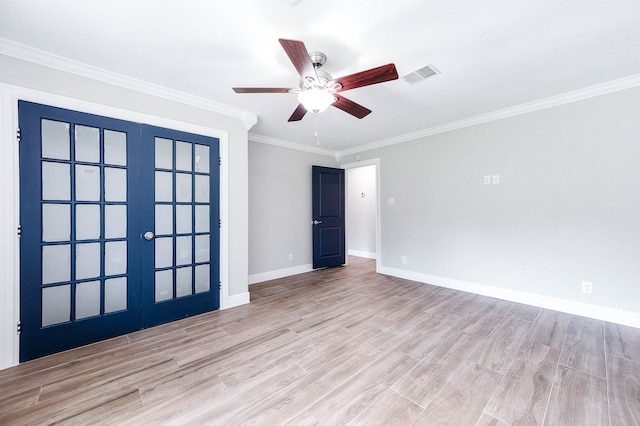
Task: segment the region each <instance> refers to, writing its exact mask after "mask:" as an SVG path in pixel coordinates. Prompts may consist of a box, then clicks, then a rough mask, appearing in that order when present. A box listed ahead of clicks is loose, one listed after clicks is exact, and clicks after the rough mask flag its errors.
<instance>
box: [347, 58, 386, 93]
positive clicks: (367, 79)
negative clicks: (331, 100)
mask: <svg viewBox="0 0 640 426" xmlns="http://www.w3.org/2000/svg"><path fill="white" fill-rule="evenodd" d="M397 79H398V71H396V66H395V65H394V64H387V65H382V66H380V67H377V68H371V69H370V70H366V71H361V72H357V73H355V74H350V75H346V76H344V77H342V78H336V79H335V81H337V82H338V83H340V84H341V85H342V89H340V90H338V92H344V91H345V90H351V89H355V88H357V87H362V86H370V85H372V84H377V83H384V82H385V81H390V80H397Z"/></svg>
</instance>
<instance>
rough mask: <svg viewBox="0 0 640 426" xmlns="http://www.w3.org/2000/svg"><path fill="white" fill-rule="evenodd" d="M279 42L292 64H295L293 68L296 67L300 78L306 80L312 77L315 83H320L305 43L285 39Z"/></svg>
mask: <svg viewBox="0 0 640 426" xmlns="http://www.w3.org/2000/svg"><path fill="white" fill-rule="evenodd" d="M278 41H279V42H280V44H281V45H282V48H283V49H284V51H285V52H286V53H287V56H289V59H290V60H291V62H293V66H294V67H296V70H297V71H298V74H300V78H302V79H303V80H304V79H306V78H307V77H311V78H313V79H314V80H315V81H318V75H317V74H316V69H315V68H314V67H313V64H312V63H311V59H310V58H309V52H307V48H306V47H305V45H304V43H303V42H301V41H298V40H287V39H284V38H281V39H279V40H278Z"/></svg>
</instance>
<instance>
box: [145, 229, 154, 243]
mask: <svg viewBox="0 0 640 426" xmlns="http://www.w3.org/2000/svg"><path fill="white" fill-rule="evenodd" d="M153 237H155V235H154V234H153V232H151V231H147V232H145V233H144V239H145V240H147V241H151V240H153Z"/></svg>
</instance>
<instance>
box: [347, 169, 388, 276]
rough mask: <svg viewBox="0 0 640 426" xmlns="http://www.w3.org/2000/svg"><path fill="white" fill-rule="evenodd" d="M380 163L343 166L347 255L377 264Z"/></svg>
mask: <svg viewBox="0 0 640 426" xmlns="http://www.w3.org/2000/svg"><path fill="white" fill-rule="evenodd" d="M379 163H380V161H379V159H373V160H367V161H359V162H356V163H350V164H345V165H343V166H342V168H343V169H346V173H347V179H346V181H347V190H346V193H347V203H346V204H347V214H346V216H347V251H348V253H349V255H353V256H359V257H365V258H369V259H376V270H377V269H378V265H379V262H380V231H379V230H380V225H379V222H380V208H379V206H380V202H379V198H380V197H379V176H378V175H379V169H380V165H379Z"/></svg>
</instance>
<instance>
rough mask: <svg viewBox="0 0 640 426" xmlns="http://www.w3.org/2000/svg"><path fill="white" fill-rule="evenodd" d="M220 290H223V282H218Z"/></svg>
mask: <svg viewBox="0 0 640 426" xmlns="http://www.w3.org/2000/svg"><path fill="white" fill-rule="evenodd" d="M218 290H222V282H220V283H218Z"/></svg>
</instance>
